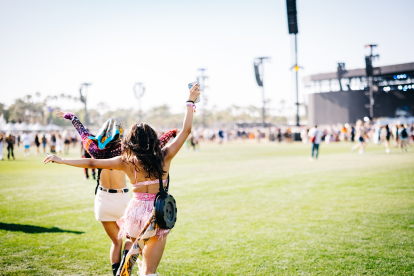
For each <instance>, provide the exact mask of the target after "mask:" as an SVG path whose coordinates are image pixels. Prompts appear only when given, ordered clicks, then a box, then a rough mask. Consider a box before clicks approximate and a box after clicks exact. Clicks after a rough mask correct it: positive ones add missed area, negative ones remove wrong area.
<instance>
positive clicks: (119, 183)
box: [99, 170, 127, 189]
mask: <svg viewBox="0 0 414 276" xmlns="http://www.w3.org/2000/svg"><path fill="white" fill-rule="evenodd" d="M99 185H101V186H102V187H104V188H107V189H123V188H127V184H126V180H125V173H124V172H123V171H117V170H102V172H101V178H100V181H99Z"/></svg>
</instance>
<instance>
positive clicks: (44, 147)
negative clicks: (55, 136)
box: [42, 133, 47, 154]
mask: <svg viewBox="0 0 414 276" xmlns="http://www.w3.org/2000/svg"><path fill="white" fill-rule="evenodd" d="M46 144H47V139H46V135H45V134H44V133H43V136H42V147H43V154H46Z"/></svg>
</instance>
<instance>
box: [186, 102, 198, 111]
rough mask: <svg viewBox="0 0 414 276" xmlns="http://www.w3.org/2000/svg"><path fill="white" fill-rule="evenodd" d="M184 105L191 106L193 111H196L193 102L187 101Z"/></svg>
mask: <svg viewBox="0 0 414 276" xmlns="http://www.w3.org/2000/svg"><path fill="white" fill-rule="evenodd" d="M186 106H188V107H192V108H193V111H194V112H196V105H195V104H194V103H191V102H187V103H186Z"/></svg>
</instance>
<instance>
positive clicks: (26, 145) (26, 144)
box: [22, 132, 31, 156]
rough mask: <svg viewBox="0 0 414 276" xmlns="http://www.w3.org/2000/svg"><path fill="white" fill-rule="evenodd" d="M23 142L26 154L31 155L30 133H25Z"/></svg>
mask: <svg viewBox="0 0 414 276" xmlns="http://www.w3.org/2000/svg"><path fill="white" fill-rule="evenodd" d="M22 142H23V147H24V156H29V155H30V144H31V141H30V136H29V133H27V132H26V133H24V134H23V136H22Z"/></svg>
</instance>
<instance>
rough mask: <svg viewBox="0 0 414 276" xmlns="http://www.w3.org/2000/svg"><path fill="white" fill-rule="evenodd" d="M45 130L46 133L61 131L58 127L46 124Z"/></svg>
mask: <svg viewBox="0 0 414 276" xmlns="http://www.w3.org/2000/svg"><path fill="white" fill-rule="evenodd" d="M45 130H47V131H51V130H62V128H61V127H60V126H57V125H54V124H48V125H47V126H46V127H45Z"/></svg>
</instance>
